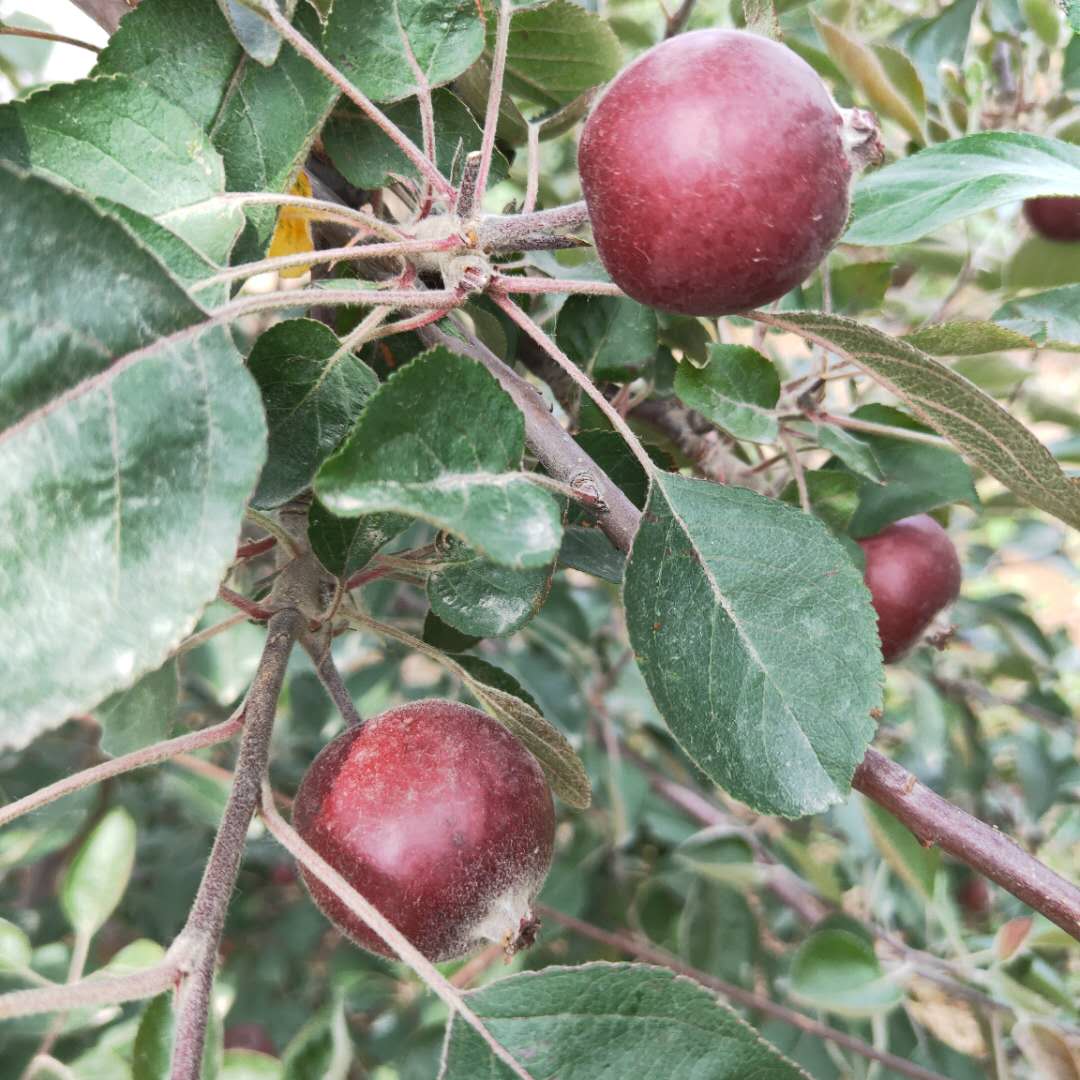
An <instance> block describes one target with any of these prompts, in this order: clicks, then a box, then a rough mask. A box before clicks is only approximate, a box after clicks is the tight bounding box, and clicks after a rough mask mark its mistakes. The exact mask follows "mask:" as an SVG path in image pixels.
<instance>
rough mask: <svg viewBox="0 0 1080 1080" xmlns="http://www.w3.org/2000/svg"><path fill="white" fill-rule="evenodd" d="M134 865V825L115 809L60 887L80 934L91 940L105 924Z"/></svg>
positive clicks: (98, 827) (63, 902)
mask: <svg viewBox="0 0 1080 1080" xmlns="http://www.w3.org/2000/svg"><path fill="white" fill-rule="evenodd" d="M134 865H135V821H134V819H133V818H132V816H131V815H130V814H129V813H128V812H127V811H126V810H125V809H124V808H123V807H122V806H116V807H114V808H113V809H112V810H110V811H109V812H108V813H107V814H106V815H105V816H104V817H103V818H102V819H101V820H100V821H99V822H98V823H97V825H95V826H94V829H93V831H92V832H91V833H90V835H89V836H88V837H87V838H86V839H85V840H84V841H83V845H82V847H80V848H79V850H78V851H77V852H76V853H75V858H74V859H72V860H71V865H70V866H69V867H68V868H67V872H66V873H65V874H64V880H63V881H62V882H61V884H60V890H59V899H60V907H61V908H62V909H63V912H64V915H65V917H66V918H67V921H68V922H69V923H71V925H72V927H73V929H74V930H75V932H76V933H77V934H79V935H81V936H83V937H86V938H89V937H91V936H92V935H93V934H95V933H96V932H97V931H98V930H99V929H100V928H101V927H102V926H103V925H104V924H105V921H106V919H108V917H109V916H110V915H111V914H112V913H113V911H114V910H115V909H116V905H117V904H119V903H120V899H121V897H123V895H124V891H125V890H126V889H127V884H128V879H129V878H130V877H131V868H132V867H133V866H134Z"/></svg>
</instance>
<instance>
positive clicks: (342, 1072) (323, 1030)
mask: <svg viewBox="0 0 1080 1080" xmlns="http://www.w3.org/2000/svg"><path fill="white" fill-rule="evenodd" d="M335 2H336V3H337V4H341V3H342V0H335ZM352 1061H353V1044H352V1039H351V1038H350V1037H349V1028H348V1025H347V1023H346V1021H345V1007H344V997H343V995H342V994H341V993H340V992H335V994H334V999H333V1002H332V1003H331V1004H330V1005H327V1006H326V1007H325V1008H323V1009H320V1010H319V1012H317V1013H316V1014H315V1015H314V1016H313V1017H312V1018H311V1019H310V1020H309V1021H308V1022H307V1023H306V1024H305V1025H304V1026H303V1027H302V1028H301V1029H300V1030H299V1032H297V1034H296V1035H295V1036H293V1040H292V1042H290V1043H289V1045H288V1046H287V1047H286V1048H285V1053H284V1055H283V1056H282V1067H283V1069H284V1074H283V1075H284V1080H346V1077H347V1076H348V1075H349V1068H350V1066H351V1065H352Z"/></svg>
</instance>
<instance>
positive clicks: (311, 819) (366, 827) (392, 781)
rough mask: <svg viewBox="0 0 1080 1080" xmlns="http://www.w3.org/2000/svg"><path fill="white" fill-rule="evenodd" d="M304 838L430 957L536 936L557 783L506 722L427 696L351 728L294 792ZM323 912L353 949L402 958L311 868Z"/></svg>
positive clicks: (513, 945)
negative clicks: (536, 913)
mask: <svg viewBox="0 0 1080 1080" xmlns="http://www.w3.org/2000/svg"><path fill="white" fill-rule="evenodd" d="M293 823H294V825H295V826H296V829H297V831H298V832H299V833H300V835H301V836H302V837H303V838H304V839H305V840H306V841H307V842H308V843H309V844H310V845H311V846H312V847H313V848H314V849H315V850H316V851H317V852H318V853H319V854H320V855H321V856H322V857H323V858H324V859H325V860H326V861H327V862H328V863H330V865H331V866H333V867H334V869H335V870H337V871H338V873H339V874H341V875H342V877H344V878H345V880H346V881H348V882H349V884H350V885H352V886H353V887H354V888H355V889H356V891H357V892H359V893H360V895H361V896H363V897H365V898H366V899H367V900H370V901H371V903H373V904H374V905H375V907H376V908H378V910H379V911H380V912H381V913H382V914H383V915H385V916H386V917H387V918H388V919H389V920H390V921H391V922H392V923H393V924H394V925H395V926H396V927H397V928H398V929H399V930H400V931H401V932H402V933H403V934H404V935H405V936H406V937H407V938H408V939H409V941H411V942H412V943H413V945H415V946H416V947H417V948H418V949H419V950H420V951H421V952H422V953H423V954H424V955H425V956H426V957H427V958H428V959H429V960H434V961H440V960H450V959H452V958H454V957H457V956H463V955H464V954H466V953H468V952H471V951H472V950H473V949H475V948H477V947H479V946H481V945H485V944H487V943H489V942H498V943H499V944H501V945H503V947H504V948H505V949H506V950H507V951H508V952H513V951H515V950H516V949H517V948H521V947H524V946H527V945H529V944H531V942H532V940H533V937H534V936H535V933H536V927H537V926H538V923H537V920H536V919H535V918H534V916H533V914H532V903H533V901H534V900H535V898H536V895H537V893H538V892H539V891H540V887H541V886H542V885H543V883H544V878H545V877H546V876H547V872H548V869H549V867H550V866H551V856H552V850H553V845H554V838H555V808H554V805H553V804H552V798H551V789H550V788H549V787H548V783H547V780H546V779H545V777H544V774H543V771H542V770H541V769H540V766H539V765H538V764H537V762H536V759H535V758H534V757H533V756H532V754H530V753H529V751H528V750H526V749H525V747H524V746H522V745H521V743H520V742H518V740H517V739H516V738H515V737H514V736H513V735H511V734H510V732H509V731H507V730H506V728H504V727H503V726H502V725H501V724H498V723H496V722H495V721H494V720H492V719H491V717H489V716H487V715H486V714H485V713H482V712H480V711H479V710H478V709H473V708H469V707H468V706H466V705H461V704H457V703H455V702H451V701H434V700H430V701H418V702H412V703H410V704H408V705H402V706H400V707H398V708H395V709H390V710H388V711H387V712H384V713H382V714H380V715H379V716H376V717H374V718H373V719H371V720H367V721H365V722H364V723H362V724H358V725H356V726H354V727H350V728H348V729H347V730H345V731H344V732H342V733H341V734H340V735H339V736H338V737H337V738H336V739H334V740H333V741H332V742H330V743H329V744H328V745H327V746H325V747H324V748H323V750H322V751H321V752H320V753H319V754H318V756H317V757H316V758H315V760H314V761H313V762H312V763H311V767H310V768H309V769H308V771H307V773H306V774H305V775H304V778H303V780H302V781H301V783H300V788H299V790H298V791H297V794H296V802H295V804H294V807H293ZM302 874H303V878H304V883H305V885H307V888H308V891H309V892H310V893H311V897H312V899H313V900H314V901H315V903H316V904H317V905H318V907H319V908H320V909H321V911H322V912H323V914H324V915H326V916H327V918H329V919H330V920H331V921H332V922H333V923H335V924H336V925H337V926H338V927H339V928H340V929H341V930H342V931H343V932H344V933H345V934H347V935H348V936H349V937H350V938H351V939H352V940H353V941H354V942H356V944H358V945H360V946H362V947H363V948H365V949H370V950H371V951H372V952H376V953H380V954H382V955H384V956H393V955H394V954H393V952H391V950H390V949H388V948H387V946H386V945H385V944H384V943H383V942H382V940H381V939H380V938H379V937H378V936H377V935H376V934H375V933H374V932H373V931H371V930H370V929H369V928H368V927H367V925H366V924H365V923H364V922H363V921H362V920H361V919H359V918H358V917H357V916H356V915H354V914H353V913H352V912H351V911H350V910H349V909H348V908H347V907H346V906H345V904H343V903H342V902H341V901H340V900H339V899H338V898H337V897H336V896H335V895H334V894H333V893H332V892H331V891H330V890H329V889H327V888H326V886H324V885H323V884H322V883H321V882H320V881H318V880H317V879H316V878H315V877H314V876H313V875H311V874H310V873H309V872H308V871H307V870H304V869H302Z"/></svg>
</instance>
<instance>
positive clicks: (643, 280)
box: [578, 30, 876, 315]
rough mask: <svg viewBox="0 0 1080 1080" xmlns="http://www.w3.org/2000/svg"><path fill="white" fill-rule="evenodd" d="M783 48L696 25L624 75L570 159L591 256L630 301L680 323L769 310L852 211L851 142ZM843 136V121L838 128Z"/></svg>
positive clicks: (863, 131) (870, 135)
mask: <svg viewBox="0 0 1080 1080" xmlns="http://www.w3.org/2000/svg"><path fill="white" fill-rule="evenodd" d="M867 116H868V114H865V113H863V114H860V116H859V117H848V118H845V116H843V115H842V114H841V112H840V111H839V110H838V109H837V107H836V105H835V104H834V102H833V100H832V98H831V96H830V95H829V91H828V90H827V89H826V88H825V86H824V84H823V83H822V81H821V79H820V78H819V77H818V76H817V74H816V73H815V72H814V71H813V70H812V69H811V68H810V66H809V65H808V64H806V63H805V62H804V61H803V60H802V59H800V58H799V57H798V56H796V55H795V54H794V53H793V52H791V50H789V49H787V48H785V47H784V46H782V45H778V44H776V43H775V42H772V41H769V40H767V39H765V38H761V37H758V36H756V35H754V34H748V33H743V32H740V31H734V30H700V31H696V32H694V33H689V34H684V35H682V36H681V37H677V38H672V39H671V40H669V41H665V42H664V43H663V44H661V45H657V46H656V47H654V48H653V49H650V50H649V51H648V52H647V53H645V54H644V55H643V56H641V57H640V58H639V59H638V60H636V61H635V62H634V63H633V64H631V65H630V66H629V67H628V68H626V70H625V71H623V72H622V73H621V74H620V75H619V76H618V77H617V78H616V79H615V80H614V81H613V82H612V83H611V84H610V86H609V87H608V88H607V90H606V91H605V92H604V93H603V95H602V97H601V98H600V100H599V102H598V103H597V105H596V107H595V108H594V110H593V112H592V115H591V116H590V117H589V119H588V121H587V122H586V124H585V128H584V131H583V132H582V137H581V143H580V146H579V150H578V169H579V171H580V174H581V182H582V188H583V190H584V193H585V201H586V203H587V204H588V207H589V216H590V218H591V220H592V226H593V236H594V239H595V242H596V247H597V251H598V253H599V255H600V258H601V260H602V261H603V263H604V266H605V267H606V269H607V271H608V273H610V274H611V276H612V278H613V280H614V281H615V282H616V283H617V284H618V285H619V286H620V287H621V288H622V289H623V290H624V291H625V292H627V293H629V294H630V295H631V296H632V297H634V299H636V300H640V301H641V302H642V303H644V304H650V305H652V306H654V307H658V308H663V309H665V310H668V311H677V312H683V313H685V314H689V315H720V314H725V313H729V312H733V311H741V310H745V309H746V308H751V307H755V306H757V305H758V304H763V303H767V302H768V301H770V300H775V299H776V298H777V297H779V296H782V295H783V294H784V293H786V292H788V290H790V289H792V288H794V287H795V286H796V285H798V284H799V283H800V282H801V281H802V280H803V279H804V278H805V277H806V276H807V275H808V274H809V273H810V271H811V270H812V269H813V268H814V267H815V266H817V264H818V263H819V262H820V261H821V259H822V258H824V256H825V255H826V253H827V252H828V251H829V249H830V248H831V247H832V246H833V244H834V243H835V242H836V239H837V237H838V236H839V235H840V233H841V231H842V230H843V228H844V223H845V221H846V220H847V214H848V188H849V185H850V182H851V177H852V164H851V161H850V160H849V156H848V149H847V147H846V144H845V135H846V130H847V129H846V128H845V120H846V119H848V120H852V121H854V122H855V123H856V125H857V126H859V125H864V126H862V127H859V130H858V131H854V132H852V131H848V132H847V134H848V135H849V136H850V137H852V138H854V140H855V142H856V143H857V144H860V145H861V144H862V143H864V142H865V141H866V140H868V139H869V140H870V141H871V142H872V141H873V140H875V139H876V133H874V132H872V124H871V123H870V122H869V121H867V120H866V119H865V118H866V117H867ZM848 126H849V128H850V125H848Z"/></svg>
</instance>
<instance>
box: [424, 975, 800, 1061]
mask: <svg viewBox="0 0 1080 1080" xmlns="http://www.w3.org/2000/svg"><path fill="white" fill-rule="evenodd" d="M466 998H467V1000H468V1002H469V1005H470V1007H471V1008H472V1009H473V1010H474V1011H475V1012H476V1014H477V1015H478V1016H479V1017H480V1018H481V1020H483V1021H484V1026H485V1027H486V1028H487V1029H488V1030H489V1031H490V1032H491V1033H492V1035H494V1036H495V1038H496V1039H497V1040H498V1041H499V1042H500V1043H501V1044H502V1045H503V1046H505V1047H506V1049H507V1050H509V1051H510V1053H511V1054H513V1055H514V1057H515V1058H517V1060H518V1061H520V1062H522V1063H523V1064H525V1065H526V1066H527V1068H528V1070H529V1073H530V1074H531V1075H533V1076H537V1077H539V1076H551V1077H554V1076H557V1077H559V1080H595V1078H596V1077H600V1076H611V1077H615V1076H627V1077H629V1076H663V1077H665V1080H698V1078H701V1080H704V1078H705V1077H708V1080H747V1078H748V1077H753V1078H754V1080H808V1078H807V1074H806V1073H804V1072H803V1071H802V1069H800V1068H799V1067H798V1066H797V1065H795V1064H794V1063H793V1062H791V1061H789V1060H788V1059H787V1058H785V1057H784V1056H783V1055H782V1054H781V1053H780V1052H779V1051H778V1050H776V1049H775V1048H774V1047H773V1046H771V1045H770V1044H769V1043H767V1042H766V1041H765V1040H764V1039H762V1038H761V1036H760V1035H758V1033H757V1032H756V1031H755V1030H754V1029H753V1028H752V1027H750V1025H749V1024H747V1023H746V1022H745V1021H744V1020H742V1019H741V1018H740V1017H739V1016H738V1014H737V1013H736V1012H735V1011H734V1010H732V1009H730V1008H728V1007H727V1006H726V1005H723V1004H721V1002H719V1001H718V1000H717V998H716V995H715V994H714V993H713V992H712V991H711V990H706V989H705V988H704V987H703V986H699V985H698V984H697V983H695V982H693V981H691V980H690V979H686V978H680V977H679V976H678V975H676V974H674V972H671V971H668V970H667V969H665V968H656V967H649V966H646V965H644V964H606V963H591V964H582V965H581V966H580V967H558V966H550V967H546V968H544V969H543V970H542V971H529V972H523V973H521V974H519V975H511V976H509V977H508V978H505V979H498V980H496V981H495V982H493V983H489V984H488V985H487V986H485V987H483V988H482V989H480V990H475V991H473V992H472V993H470V994H467V995H466ZM479 1076H483V1077H488V1078H490V1080H504V1078H509V1077H512V1076H513V1073H511V1072H510V1070H509V1069H508V1068H507V1067H506V1066H505V1065H503V1064H502V1063H501V1062H499V1061H498V1060H497V1059H496V1058H495V1057H494V1056H493V1055H492V1053H491V1050H490V1049H488V1047H487V1045H486V1044H485V1043H484V1042H483V1041H482V1040H481V1039H480V1037H479V1036H478V1035H477V1034H476V1033H475V1032H474V1031H473V1030H472V1028H470V1027H469V1026H468V1025H467V1024H465V1023H463V1022H462V1021H461V1020H460V1018H459V1017H457V1016H456V1015H455V1016H453V1017H452V1018H451V1020H450V1023H449V1024H448V1025H447V1030H446V1046H445V1049H444V1051H443V1063H442V1069H441V1070H440V1072H439V1080H476V1078H477V1077H479Z"/></svg>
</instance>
